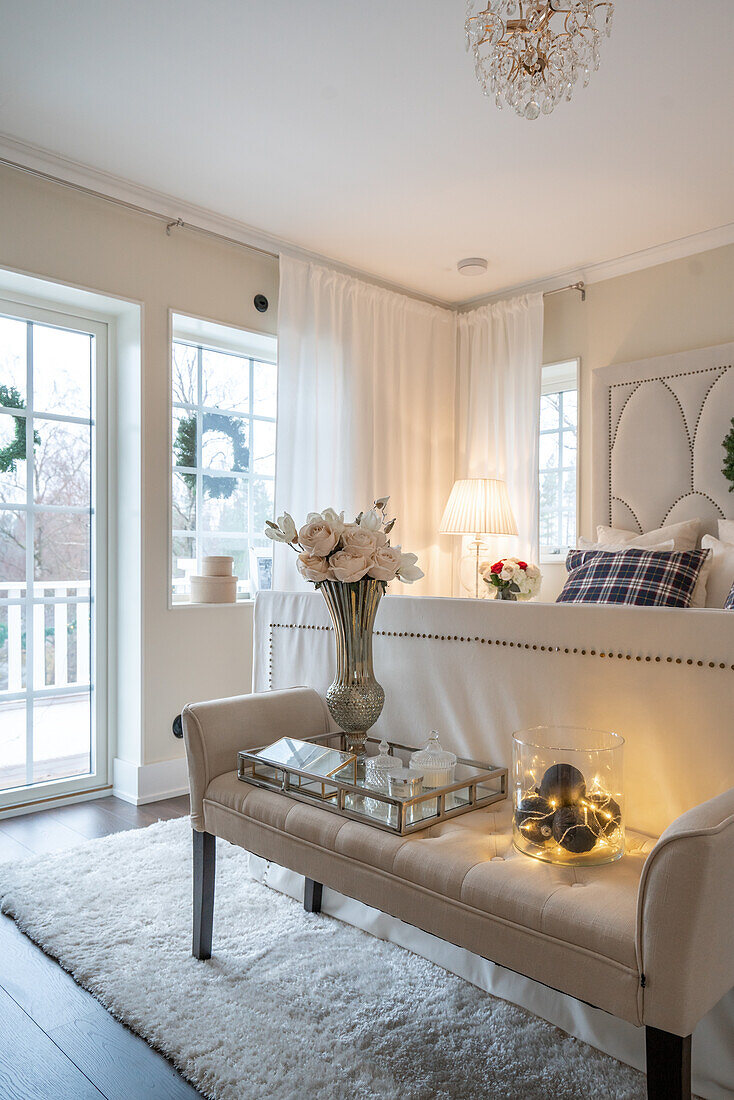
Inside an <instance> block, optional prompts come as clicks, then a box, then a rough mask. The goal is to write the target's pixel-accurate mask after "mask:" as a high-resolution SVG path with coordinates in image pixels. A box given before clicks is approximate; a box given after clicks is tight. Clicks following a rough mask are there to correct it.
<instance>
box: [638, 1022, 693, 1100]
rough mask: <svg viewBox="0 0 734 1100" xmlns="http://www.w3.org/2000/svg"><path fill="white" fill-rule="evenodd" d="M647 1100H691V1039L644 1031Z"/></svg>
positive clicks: (648, 1029) (667, 1032)
mask: <svg viewBox="0 0 734 1100" xmlns="http://www.w3.org/2000/svg"><path fill="white" fill-rule="evenodd" d="M645 1045H646V1047H647V1100H691V1036H690V1035H686V1036H685V1037H684V1038H681V1036H680V1035H671V1034H670V1032H669V1031H658V1029H657V1028H656V1027H646V1028H645Z"/></svg>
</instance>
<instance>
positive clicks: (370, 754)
mask: <svg viewBox="0 0 734 1100" xmlns="http://www.w3.org/2000/svg"><path fill="white" fill-rule="evenodd" d="M299 741H301V742H307V743H312V744H314V745H322V746H324V747H325V748H328V749H333V750H335V751H336V752H340V753H343V752H344V751H345V749H346V737H345V735H344V734H343V733H340V732H335V733H326V734H319V735H317V736H315V737H302V738H299ZM378 743H379V742H378V738H376V737H368V738H367V759H366V761H365V764H364V767H363V768H362V767H360V769H359V771H358V772H357V774H356V776H355V775H354V773H353V770H352V769H351V768H345V769H344V770H343V771H342V772H340V773H338V774H337V775H332V776H329V777H325V776H324V775H323V774H315V773H314V772H309V771H308V770H305V769H303V768H301V767H296V766H294V765H293V763H291V762H290V760H289V761H288V762H286V763H283V762H280V763H274V762H271V761H267V762H266V761H265V760H264V759H263V755H264V754H266V750H267V749H268V748H269V747H270V746H267V745H266V746H261V747H259V748H255V749H247V750H246V751H242V752H240V753H238V754H237V774H238V777H239V779H241V780H242V781H243V782H244V783H252V784H254V785H255V786H256V787H265V788H266V789H268V790H271V791H279V792H281V793H282V794H287V795H288V796H289V798H294V799H296V800H297V801H299V802H307V803H310V804H312V805H313V804H318V805H319V806H320V807H321V808H322V809H324V810H329V811H330V812H332V813H336V814H339V815H340V816H341V817H348V818H351V819H352V820H354V821H362V822H364V824H366V825H373V826H374V827H375V828H377V829H384V830H385V831H386V832H389V833H396V834H398V835H399V836H407V835H409V834H410V833H416V832H419V831H420V830H421V829H427V828H429V827H430V826H431V825H436V824H437V823H438V822H440V821H446V820H447V819H449V818H452V817H458V816H459V815H460V814H465V813H467V812H468V811H469V810H476V809H479V808H480V807H482V806H489V805H491V804H492V803H493V802H498V801H500V800H501V799H503V798H506V797H507V768H498V767H495V766H494V765H492V764H483V763H480V762H479V761H477V760H465V759H462V758H461V757H460V758H459V759H458V761H457V764H456V769H455V773H454V780H453V782H452V783H449V784H447V785H446V786H442V787H424V789H423V791H422V792H421V793H420V794H419V795H416V796H415V797H414V798H396V797H395V796H392V795H390V794H389V793H388V791H387V790H386V789H385V787H384V785H383V782H381V779H380V775H379V773H376V772H374V771H373V769H371V767H370V762H371V760H372V759H374V758H375V757H376V755H377V746H378ZM388 743H389V745H390V752H391V753H392V754H393V755H394V756H395V757H396V767H399V766H407V765H408V762H409V760H410V756H411V753H414V752H415V751H416V749H415V747H413V746H410V745H402V744H400V743H399V742H396V741H388Z"/></svg>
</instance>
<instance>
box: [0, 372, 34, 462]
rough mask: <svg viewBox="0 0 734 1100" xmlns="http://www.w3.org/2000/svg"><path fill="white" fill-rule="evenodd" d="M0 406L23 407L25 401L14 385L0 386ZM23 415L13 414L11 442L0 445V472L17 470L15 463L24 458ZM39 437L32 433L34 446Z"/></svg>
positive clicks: (22, 460)
mask: <svg viewBox="0 0 734 1100" xmlns="http://www.w3.org/2000/svg"><path fill="white" fill-rule="evenodd" d="M0 406H2V407H3V408H5V409H24V408H25V401H24V400H23V398H22V397H21V396H20V393H19V392H18V390H16V388H15V386H0ZM25 424H26V422H25V417H23V416H14V417H13V425H14V427H15V436H14V437H13V440H12V442H11V443H8V445H7V447H0V473H3V474H7V473H11V474H14V473H16V471H17V468H18V467H17V463H18V462H25V459H26V443H25ZM40 443H41V437H40V435H39V434H38V432H34V433H33V445H34V447H38V446H40Z"/></svg>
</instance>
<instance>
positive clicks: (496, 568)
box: [491, 561, 504, 573]
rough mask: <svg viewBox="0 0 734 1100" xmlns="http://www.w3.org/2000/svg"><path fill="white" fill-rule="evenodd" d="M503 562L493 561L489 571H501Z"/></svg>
mask: <svg viewBox="0 0 734 1100" xmlns="http://www.w3.org/2000/svg"><path fill="white" fill-rule="evenodd" d="M503 564H504V562H501V561H496V562H495V563H494V565H493V566H492V569H491V572H492V573H501V572H502V566H503Z"/></svg>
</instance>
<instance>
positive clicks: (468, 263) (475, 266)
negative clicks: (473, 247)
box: [456, 256, 487, 275]
mask: <svg viewBox="0 0 734 1100" xmlns="http://www.w3.org/2000/svg"><path fill="white" fill-rule="evenodd" d="M456 267H457V269H458V271H459V274H460V275H483V274H484V272H485V271H486V270H487V261H486V260H483V259H482V258H481V256H470V257H469V258H468V259H466V260H459V262H458V264H457V265H456Z"/></svg>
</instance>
